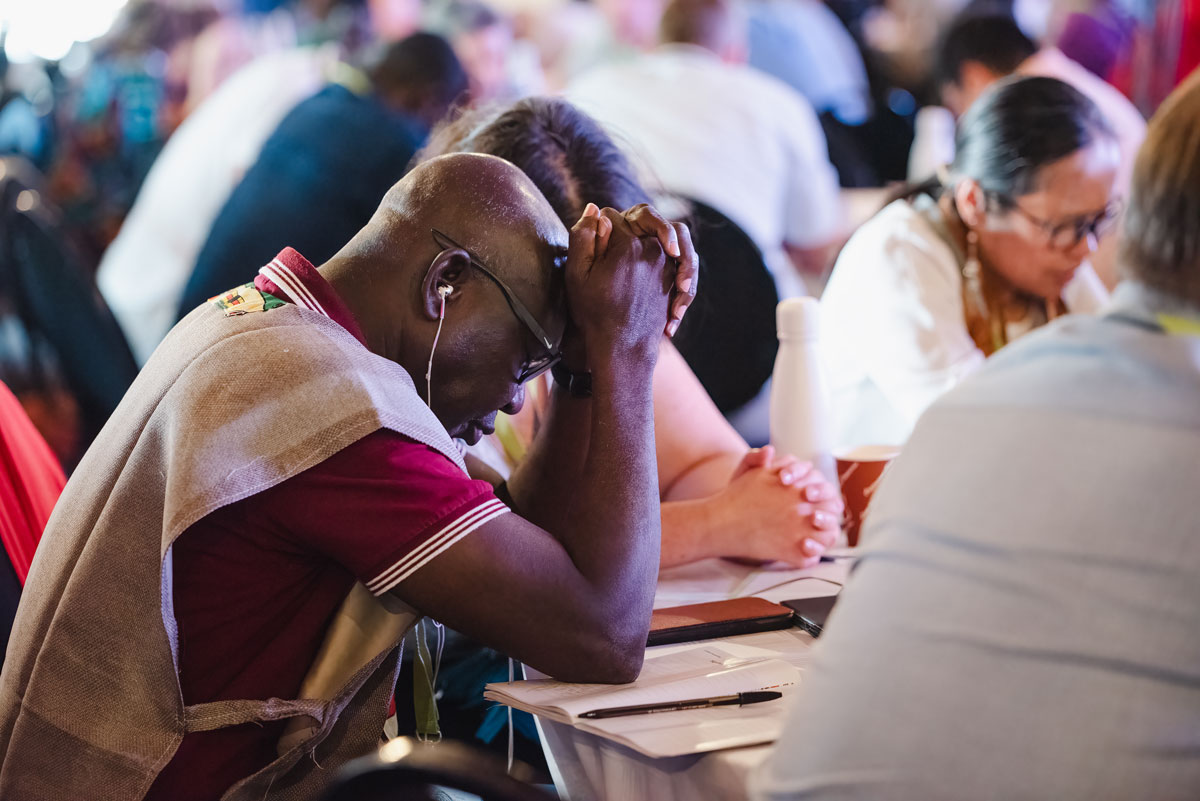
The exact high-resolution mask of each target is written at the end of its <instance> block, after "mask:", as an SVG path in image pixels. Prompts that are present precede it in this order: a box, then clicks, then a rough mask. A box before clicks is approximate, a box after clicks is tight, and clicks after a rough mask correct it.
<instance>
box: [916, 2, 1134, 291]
mask: <svg viewBox="0 0 1200 801" xmlns="http://www.w3.org/2000/svg"><path fill="white" fill-rule="evenodd" d="M935 74H936V81H937V84H938V87H939V90H940V92H941V96H942V101H943V102H944V103H945V105H946V106H947V107H948V108H949V109H950V111H951V112H952V113H953V114H954V115H955V116H956V117H961V116H962V115H963V114H965V113H966V111H967V109H969V108H970V107H971V105H972V104H973V103H974V102H975V101H976V99H977V98H978V97H979V95H980V94H981V93H982V92H983V91H984V90H985V89H987V87H989V86H991V85H992V84H993V83H995V82H996V81H998V80H1000V79H1001V78H1003V77H1005V76H1007V75H1014V74H1015V75H1040V76H1044V77H1048V78H1057V79H1058V80H1060V81H1064V82H1066V83H1068V84H1070V85H1071V86H1073V87H1074V88H1075V89H1077V90H1078V91H1079V92H1081V93H1082V94H1084V95H1085V96H1087V97H1088V98H1089V99H1090V100H1091V101H1092V102H1093V103H1095V104H1096V106H1097V107H1098V108H1099V109H1100V111H1101V113H1102V114H1103V115H1104V117H1105V119H1106V120H1107V122H1108V125H1109V127H1110V128H1111V129H1112V130H1113V132H1114V133H1115V135H1116V140H1117V144H1118V146H1119V148H1120V155H1121V161H1120V164H1119V165H1118V170H1117V182H1116V185H1115V192H1116V194H1117V196H1118V197H1123V196H1124V195H1125V194H1126V191H1127V189H1128V187H1129V179H1130V175H1131V174H1132V172H1133V161H1134V158H1135V157H1136V155H1137V151H1138V148H1139V147H1140V146H1141V143H1142V139H1143V138H1144V137H1145V135H1146V121H1145V119H1144V118H1143V117H1142V115H1141V113H1140V112H1139V111H1138V110H1137V108H1135V107H1134V105H1133V104H1132V103H1131V102H1130V101H1129V100H1128V99H1127V98H1126V97H1125V96H1124V95H1122V94H1121V93H1120V92H1119V91H1118V90H1117V89H1115V88H1114V87H1113V86H1111V85H1109V84H1108V83H1105V82H1104V81H1103V80H1102V79H1100V78H1098V77H1097V76H1096V75H1094V74H1093V73H1091V72H1090V71H1089V70H1087V69H1086V68H1084V67H1083V66H1081V65H1080V64H1077V63H1076V62H1074V61H1072V60H1071V59H1069V58H1067V57H1066V56H1065V55H1063V53H1062V52H1061V51H1060V50H1057V49H1056V48H1053V47H1043V48H1039V47H1038V46H1037V44H1035V43H1034V42H1033V41H1032V40H1031V39H1029V37H1027V36H1026V35H1025V34H1024V32H1022V30H1021V28H1020V27H1019V26H1018V24H1017V22H1016V21H1015V20H1014V19H1013V18H1012V17H1011V16H1008V15H997V14H966V15H964V16H962V17H960V18H959V19H957V20H955V21H954V23H953V24H951V26H950V27H949V28H948V29H947V30H946V32H945V35H944V36H943V38H942V40H941V43H940V45H939V49H938V53H937V68H936V73H935ZM921 135H922V133H921V132H920V131H919V132H918V140H917V141H916V142H914V144H913V152H914V153H918V152H921V151H922V150H923V149H927V148H930V147H931V145H929V144H928V143H926V142H923V141H921ZM938 149H941V150H943V151H950V153H952V152H953V150H952V148H951V147H949V146H948V143H947V144H946V145H944V146H942V147H940V148H938ZM927 177H928V175H923V176H920V178H921V179H924V178H927ZM1099 244H1100V246H1099V248H1098V249H1097V251H1096V252H1095V253H1094V254H1092V255H1091V257H1090V262H1091V264H1092V266H1093V267H1094V268H1095V269H1096V272H1097V274H1098V275H1099V276H1100V278H1101V280H1102V281H1104V283H1105V285H1106V286H1108V287H1110V288H1111V287H1112V286H1114V285H1115V284H1116V281H1117V267H1116V245H1117V238H1116V236H1115V235H1113V236H1108V237H1104V238H1103V239H1102V241H1101V242H1100V243H1099Z"/></svg>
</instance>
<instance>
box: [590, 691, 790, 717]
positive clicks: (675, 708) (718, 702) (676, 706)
mask: <svg viewBox="0 0 1200 801" xmlns="http://www.w3.org/2000/svg"><path fill="white" fill-rule="evenodd" d="M782 697H783V693H778V692H775V691H774V690H759V691H757V692H749V693H738V694H737V695H718V696H717V697H716V698H693V699H692V700H690V701H667V702H665V703H661V704H639V705H637V706H614V707H611V708H609V709H593V710H592V711H590V712H584V713H583V714H581V715H580V716H579V717H581V718H585V719H587V720H599V719H601V718H619V717H624V716H625V715H652V714H654V713H655V712H679V711H681V710H684V709H708V708H709V707H712V706H745V705H746V704H761V703H762V702H763V701H774V700H775V699H776V698H782Z"/></svg>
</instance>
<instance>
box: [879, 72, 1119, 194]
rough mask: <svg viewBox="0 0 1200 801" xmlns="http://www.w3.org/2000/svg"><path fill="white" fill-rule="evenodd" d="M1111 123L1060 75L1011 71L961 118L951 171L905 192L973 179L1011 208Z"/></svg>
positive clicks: (925, 190)
mask: <svg viewBox="0 0 1200 801" xmlns="http://www.w3.org/2000/svg"><path fill="white" fill-rule="evenodd" d="M1101 137H1109V138H1112V137H1113V132H1112V128H1111V127H1110V126H1109V124H1108V121H1107V120H1106V119H1105V118H1104V115H1103V114H1102V113H1101V112H1100V109H1099V108H1097V107H1096V104H1095V103H1093V102H1092V101H1091V100H1089V99H1088V98H1087V97H1085V96H1084V95H1082V94H1081V93H1080V92H1079V91H1078V90H1077V89H1075V88H1074V87H1072V86H1070V85H1069V84H1066V83H1063V82H1062V81H1060V80H1057V79H1055V78H1042V77H1027V78H1026V77H1011V78H1005V79H1003V80H1000V81H997V82H996V83H995V84H994V85H993V86H991V87H989V88H988V90H987V91H986V92H984V93H983V94H982V95H980V97H979V99H978V100H976V101H975V103H974V104H972V106H971V108H970V109H969V110H968V111H967V113H966V114H964V115H963V117H962V119H961V120H959V123H958V132H957V134H956V135H955V137H954V140H955V141H954V143H955V156H954V163H953V164H952V165H950V170H949V175H948V176H947V177H945V178H943V177H938V178H933V179H930V180H929V181H925V182H924V183H921V184H917V185H915V186H912V187H908V188H906V189H905V190H904V191H903V192H902V193H901V194H900V197H904V198H912V197H915V196H916V195H918V194H929V195H932V196H934V197H936V196H938V195H940V194H941V192H942V191H943V190H944V189H946V188H949V187H951V186H953V185H954V184H956V183H958V181H959V180H961V179H963V178H971V179H973V180H974V181H976V182H977V183H978V184H979V186H980V187H981V188H982V189H983V191H984V193H985V194H986V195H987V197H988V201H989V202H990V203H993V204H995V205H996V206H997V207H999V208H1007V207H1008V206H1009V205H1010V204H1011V202H1012V199H1013V198H1017V197H1020V196H1021V195H1024V194H1028V193H1029V192H1032V191H1034V190H1035V189H1037V184H1038V178H1039V176H1040V174H1041V170H1042V168H1043V167H1046V166H1048V165H1050V164H1053V163H1054V162H1056V161H1059V160H1060V159H1064V158H1066V157H1067V156H1070V155H1071V154H1072V153H1075V152H1077V151H1079V150H1081V149H1083V148H1085V147H1087V146H1088V145H1090V144H1092V142H1094V141H1096V140H1097V139H1099V138H1101Z"/></svg>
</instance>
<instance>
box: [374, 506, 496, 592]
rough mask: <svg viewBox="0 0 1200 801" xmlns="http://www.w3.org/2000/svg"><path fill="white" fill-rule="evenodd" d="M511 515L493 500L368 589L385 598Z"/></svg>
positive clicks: (382, 573) (459, 520) (405, 560)
mask: <svg viewBox="0 0 1200 801" xmlns="http://www.w3.org/2000/svg"><path fill="white" fill-rule="evenodd" d="M507 512H508V507H507V506H505V505H504V502H503V501H501V500H500V499H499V498H492V499H491V500H490V501H487V502H486V503H482V504H480V505H479V506H476V507H475V508H474V509H471V510H469V511H467V512H466V513H465V514H464V515H463V516H462V517H460V518H458V519H457V520H455V521H454V522H453V523H451V524H450V525H448V526H446V527H445V528H443V529H442V530H441V531H439V532H438V533H437V534H434V535H433V536H432V537H430V538H429V539H428V540H426V541H425V542H423V543H421V544H420V545H419V546H417V548H416V549H415V550H413V551H411V552H410V553H408V554H406V555H405V556H403V557H402V558H401V559H400V560H399V561H398V562H396V564H394V565H392V566H391V567H389V568H387V569H386V570H384V571H383V572H381V573H380V574H379V575H378V576H376V577H375V578H373V579H371V580H370V581H369V582H367V589H368V590H370V591H371V592H372V593H373V594H375V595H383V594H384V593H385V592H387V591H388V590H390V589H392V588H393V587H395V586H396V585H397V584H399V583H400V582H402V581H404V580H405V579H406V578H408V577H409V576H411V575H412V574H413V573H415V572H416V571H417V570H419V569H420V568H422V567H424V566H425V565H427V564H429V562H430V561H431V560H432V559H433V558H434V557H435V556H437V555H438V554H440V553H441V552H442V551H444V550H446V549H447V548H449V547H450V546H451V545H453V544H454V543H456V542H458V541H459V540H461V539H462V538H463V537H465V536H467V535H468V534H470V533H471V532H472V531H474V530H475V529H477V528H479V527H480V526H482V525H483V524H484V523H487V522H488V521H489V520H494V519H496V518H497V517H499V516H500V515H502V514H506V513H507Z"/></svg>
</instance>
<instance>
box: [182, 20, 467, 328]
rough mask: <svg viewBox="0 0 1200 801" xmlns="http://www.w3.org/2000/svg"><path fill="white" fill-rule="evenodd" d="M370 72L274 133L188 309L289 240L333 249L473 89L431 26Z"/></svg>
mask: <svg viewBox="0 0 1200 801" xmlns="http://www.w3.org/2000/svg"><path fill="white" fill-rule="evenodd" d="M367 77H368V78H369V80H368V81H366V82H365V83H364V84H363V85H361V86H358V87H355V88H352V87H351V86H348V85H344V84H341V83H334V84H331V85H329V86H327V87H326V88H325V89H322V90H321V91H320V92H318V93H317V94H315V95H313V96H312V97H310V98H308V99H307V100H304V101H302V102H301V103H299V104H298V105H297V106H296V107H295V108H294V109H293V110H292V111H291V112H290V113H289V114H288V115H287V117H285V118H284V119H283V121H282V122H281V123H280V124H279V127H278V128H277V129H276V130H275V132H274V133H272V134H271V136H270V137H269V138H268V139H267V141H266V143H265V144H264V145H263V147H262V150H261V152H260V153H259V155H258V158H257V160H256V161H255V163H254V165H253V166H252V167H251V168H250V169H249V170H248V171H247V173H246V175H245V177H243V178H242V180H241V182H240V183H239V184H238V185H237V188H236V189H234V190H233V193H232V194H231V195H230V196H229V199H228V200H227V201H226V203H225V205H224V207H223V208H222V209H221V212H220V213H219V214H218V215H217V217H216V219H215V220H214V221H213V226H212V229H211V230H210V231H209V233H208V236H207V238H206V240H205V243H204V245H203V247H201V249H200V253H199V255H198V256H197V258H196V264H195V267H194V268H193V270H192V273H191V276H190V277H189V279H188V281H187V284H186V286H185V288H184V291H183V295H182V300H181V301H180V303H179V305H178V307H177V308H178V317H182V316H183V315H185V314H186V313H187V312H189V311H191V310H192V309H193V308H195V307H196V306H198V305H200V304H201V303H204V302H205V301H206V300H207V299H208V298H210V297H212V296H214V295H216V294H218V293H220V292H223V291H225V290H228V289H229V288H230V287H233V286H236V285H237V284H239V283H241V282H244V280H245V279H246V277H247V276H251V275H253V274H254V271H255V270H257V269H258V268H259V267H261V266H262V265H264V264H266V263H267V262H269V261H270V260H271V259H272V257H274V256H275V254H277V253H278V252H279V251H280V250H282V249H283V248H285V247H292V248H295V249H296V250H298V251H300V252H301V253H304V254H306V257H307V258H309V259H313V260H316V261H318V262H320V261H324V260H325V259H328V258H330V257H331V256H332V255H333V254H334V253H336V252H337V250H338V248H339V247H341V245H342V244H344V243H345V242H346V240H347V239H348V238H349V237H350V236H352V235H353V234H354V232H355V231H357V230H358V229H359V228H361V227H362V226H363V225H365V224H366V222H367V220H369V219H370V218H371V214H372V213H373V212H374V210H375V208H376V207H377V206H378V204H379V199H380V198H381V197H383V195H384V193H385V192H386V191H387V189H388V187H390V186H391V185H392V184H394V183H395V182H396V181H398V180H399V179H400V178H401V177H403V175H404V174H405V172H406V171H407V169H408V164H409V162H410V161H411V160H412V157H413V155H414V154H415V153H416V151H417V149H418V148H419V147H420V146H421V145H422V144H424V142H425V138H426V137H427V136H428V134H429V130H430V129H431V128H432V127H433V125H434V124H435V123H437V122H438V120H440V119H441V118H442V117H444V116H445V115H446V113H447V112H448V111H449V110H450V108H451V107H452V106H453V105H454V104H455V103H457V102H461V101H462V100H463V98H464V97H465V95H466V92H467V76H466V73H465V72H464V70H463V68H462V65H461V64H460V63H459V61H458V59H457V58H456V57H455V55H454V51H453V50H452V49H451V48H450V46H449V44H447V42H446V41H445V40H444V39H442V38H441V37H440V36H436V35H434V34H429V33H416V34H413V35H412V36H409V37H407V38H405V39H402V40H401V41H399V42H396V43H394V44H392V45H389V46H388V47H387V48H386V49H385V50H384V51H383V53H382V54H381V57H380V58H379V59H378V61H377V62H376V63H375V64H374V65H372V67H371V68H370V70H369V72H368V75H367Z"/></svg>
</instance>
